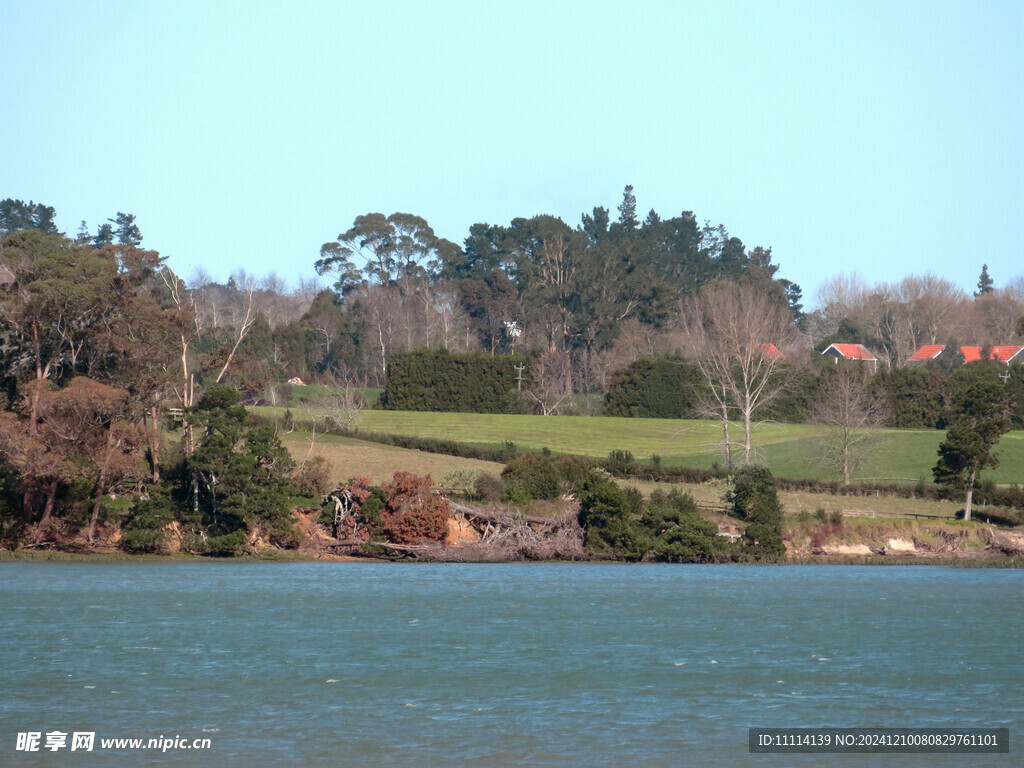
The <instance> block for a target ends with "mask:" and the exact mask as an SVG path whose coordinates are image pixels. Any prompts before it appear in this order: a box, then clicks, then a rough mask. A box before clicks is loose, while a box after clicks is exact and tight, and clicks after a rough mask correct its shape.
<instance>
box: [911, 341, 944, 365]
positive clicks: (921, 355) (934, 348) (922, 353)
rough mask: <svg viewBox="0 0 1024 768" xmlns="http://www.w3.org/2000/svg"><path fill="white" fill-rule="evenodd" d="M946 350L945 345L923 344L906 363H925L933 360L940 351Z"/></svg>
mask: <svg viewBox="0 0 1024 768" xmlns="http://www.w3.org/2000/svg"><path fill="white" fill-rule="evenodd" d="M945 348H946V345H945V344H925V345H924V346H923V347H921V348H920V349H919V350H917V352H915V353H914V354H912V355H911V356H910V357H908V358H907V362H908V363H926V362H928V361H929V360H934V359H935V358H937V357H938V356H939V355H941V354H942V350H944V349H945Z"/></svg>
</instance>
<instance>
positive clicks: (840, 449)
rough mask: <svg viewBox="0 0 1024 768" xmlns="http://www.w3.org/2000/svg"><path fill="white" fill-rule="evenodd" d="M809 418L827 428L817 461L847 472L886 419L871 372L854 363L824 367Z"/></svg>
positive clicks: (845, 481)
mask: <svg viewBox="0 0 1024 768" xmlns="http://www.w3.org/2000/svg"><path fill="white" fill-rule="evenodd" d="M818 391H819V395H818V398H817V399H816V401H815V402H814V405H813V409H812V417H813V419H814V421H815V422H816V423H818V424H823V425H825V426H827V427H828V433H827V434H826V435H825V437H824V438H823V439H822V441H821V453H820V458H821V460H822V461H823V462H824V463H825V464H826V465H827V466H829V467H831V468H833V469H836V470H838V471H839V473H840V474H841V475H842V478H843V485H849V484H850V474H851V473H852V472H853V471H854V470H855V469H856V468H857V466H858V465H859V464H860V463H861V462H862V461H863V460H864V459H865V458H866V456H867V455H868V454H869V453H870V451H871V449H872V448H873V447H874V446H876V445H877V444H878V433H877V432H876V431H875V430H876V428H878V427H881V426H883V425H884V424H885V421H886V418H885V417H886V409H885V403H884V400H883V398H882V397H881V396H880V394H879V393H877V392H875V391H874V389H873V387H872V386H871V372H870V371H869V370H868V368H867V366H864V365H857V364H845V365H835V366H830V367H828V368H827V369H826V370H825V371H824V372H823V374H822V379H821V382H820V386H819V390H818Z"/></svg>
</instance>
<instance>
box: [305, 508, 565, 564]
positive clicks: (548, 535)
mask: <svg viewBox="0 0 1024 768" xmlns="http://www.w3.org/2000/svg"><path fill="white" fill-rule="evenodd" d="M451 509H452V512H453V513H455V514H458V515H462V516H463V517H464V518H465V519H467V520H468V521H469V522H470V523H471V524H472V525H473V527H474V528H476V530H477V531H478V532H479V533H480V539H479V540H478V541H473V542H468V543H460V544H453V545H445V544H441V543H434V542H432V543H427V544H393V543H391V542H376V541H374V542H368V541H362V540H360V539H345V540H342V541H332V542H329V543H326V544H325V546H324V548H325V549H327V550H333V551H335V552H337V551H341V550H347V551H349V552H352V553H356V552H359V550H361V549H363V548H364V547H375V548H380V549H383V550H386V551H389V552H394V553H396V554H404V555H408V556H409V557H413V558H416V559H417V560H428V561H434V562H504V561H510V560H577V559H582V558H583V529H582V528H580V525H579V522H578V521H577V519H576V508H575V505H574V506H573V507H572V508H570V509H569V510H568V511H566V512H564V513H562V514H561V515H558V516H556V517H539V516H537V515H523V514H521V513H519V512H516V511H514V510H491V509H487V510H484V509H479V508H476V507H469V506H466V505H463V504H458V503H455V502H451ZM364 552H365V550H364Z"/></svg>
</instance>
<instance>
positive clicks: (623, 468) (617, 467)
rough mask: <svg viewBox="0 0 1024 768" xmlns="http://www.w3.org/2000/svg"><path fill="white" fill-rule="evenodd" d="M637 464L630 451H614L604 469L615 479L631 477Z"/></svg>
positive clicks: (606, 461) (609, 455)
mask: <svg viewBox="0 0 1024 768" xmlns="http://www.w3.org/2000/svg"><path fill="white" fill-rule="evenodd" d="M635 465H636V463H635V462H634V461H633V454H632V453H630V452H629V451H612V452H611V453H609V454H608V458H607V459H606V460H605V462H604V468H605V469H606V470H608V472H609V474H612V475H614V476H615V477H629V476H630V474H632V473H633V471H634V467H635Z"/></svg>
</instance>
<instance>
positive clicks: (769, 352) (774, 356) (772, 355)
mask: <svg viewBox="0 0 1024 768" xmlns="http://www.w3.org/2000/svg"><path fill="white" fill-rule="evenodd" d="M762 349H763V350H764V356H765V357H767V358H768V359H770V360H785V359H786V356H785V355H784V354H782V350H781V349H779V348H778V347H776V346H775V345H774V344H764V345H763V346H762Z"/></svg>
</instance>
